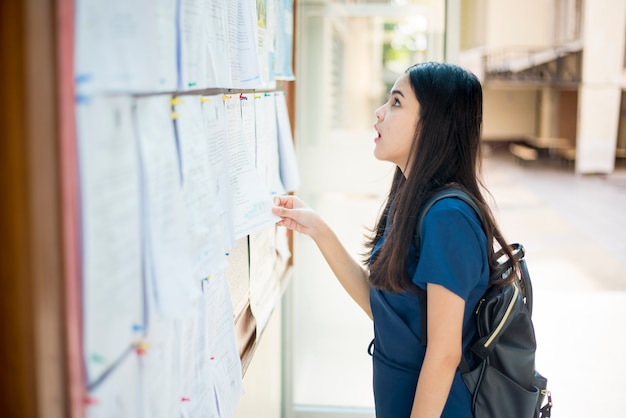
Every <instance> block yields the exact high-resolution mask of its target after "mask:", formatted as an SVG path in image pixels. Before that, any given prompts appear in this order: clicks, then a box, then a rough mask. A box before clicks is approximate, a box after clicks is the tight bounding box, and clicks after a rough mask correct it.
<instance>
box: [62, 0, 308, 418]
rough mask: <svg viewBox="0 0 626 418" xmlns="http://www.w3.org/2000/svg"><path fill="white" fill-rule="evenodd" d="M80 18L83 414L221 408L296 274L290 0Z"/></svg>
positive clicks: (133, 9)
mask: <svg viewBox="0 0 626 418" xmlns="http://www.w3.org/2000/svg"><path fill="white" fill-rule="evenodd" d="M74 16H75V17H74V30H73V42H74V60H73V63H74V67H73V73H74V81H75V85H74V89H75V96H76V97H75V107H74V115H75V133H76V135H75V136H76V161H77V163H76V164H77V170H76V172H77V180H78V181H77V185H78V191H77V195H78V202H79V203H78V213H79V221H78V230H79V236H80V239H79V249H78V254H79V260H80V269H79V270H80V273H79V288H80V290H79V291H78V292H77V293H78V295H79V297H80V309H79V310H77V312H79V320H78V322H79V327H80V330H81V331H80V350H79V351H80V355H81V369H82V375H83V376H84V380H83V381H82V382H81V384H82V385H83V388H84V392H85V399H84V405H83V407H84V415H85V416H87V417H111V416H115V417H150V418H155V417H164V418H165V417H179V416H185V417H228V416H230V415H231V414H232V411H233V410H234V408H235V406H236V404H237V402H238V400H239V397H240V396H241V381H242V376H243V374H244V373H245V370H246V367H247V365H248V364H249V362H250V361H251V359H252V356H253V353H254V348H255V346H256V344H257V343H258V339H259V338H260V337H261V335H262V332H263V329H264V327H265V324H266V323H267V321H268V319H269V317H270V316H271V315H272V312H273V309H274V307H275V305H276V303H277V302H278V300H279V298H280V297H281V295H282V293H283V290H284V288H285V286H286V284H287V282H288V280H289V275H290V268H291V261H290V260H291V252H290V245H289V241H288V236H287V232H286V231H285V230H284V229H282V228H277V227H276V226H275V223H276V220H277V219H276V218H275V217H274V216H273V215H272V214H271V206H272V196H274V195H277V194H284V193H289V192H292V191H294V190H296V188H297V187H298V184H299V176H298V171H297V166H296V163H295V153H294V149H293V137H292V129H291V128H292V123H291V120H290V117H289V110H288V101H287V97H286V94H287V92H288V90H289V85H290V83H291V82H292V81H293V79H294V75H293V71H292V67H291V63H292V50H293V48H292V45H293V4H292V1H291V0H243V1H240V0H210V1H201V0H161V1H153V0H134V1H127V0H107V1H106V2H102V1H100V2H93V1H90V0H77V1H76V2H75V14H74ZM79 415H80V414H79Z"/></svg>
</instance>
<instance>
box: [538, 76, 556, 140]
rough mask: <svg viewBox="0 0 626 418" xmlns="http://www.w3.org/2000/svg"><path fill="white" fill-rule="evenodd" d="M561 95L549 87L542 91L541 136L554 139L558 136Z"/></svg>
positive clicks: (543, 88)
mask: <svg viewBox="0 0 626 418" xmlns="http://www.w3.org/2000/svg"><path fill="white" fill-rule="evenodd" d="M558 114H559V95H558V91H556V90H555V89H554V88H552V87H549V86H544V87H542V89H541V106H540V114H539V136H542V137H547V138H554V137H556V136H557V135H558V122H559V120H558V117H557V115H558Z"/></svg>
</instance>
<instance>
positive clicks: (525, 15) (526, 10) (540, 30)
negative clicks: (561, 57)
mask: <svg viewBox="0 0 626 418" xmlns="http://www.w3.org/2000/svg"><path fill="white" fill-rule="evenodd" d="M488 3H489V5H488V7H487V13H488V15H487V34H486V46H487V47H488V48H497V47H501V46H531V47H542V46H546V45H551V44H552V27H553V26H554V25H553V22H552V6H551V3H550V2H548V1H545V0H526V1H519V0H497V1H495V0H492V1H489V2H488Z"/></svg>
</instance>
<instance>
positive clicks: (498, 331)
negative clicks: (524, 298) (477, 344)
mask: <svg viewBox="0 0 626 418" xmlns="http://www.w3.org/2000/svg"><path fill="white" fill-rule="evenodd" d="M517 295H519V287H517V285H515V292H514V293H513V297H512V298H511V301H510V302H509V306H507V308H506V312H504V316H503V317H502V320H501V321H500V323H499V324H498V326H497V327H496V329H495V331H494V332H493V333H492V334H491V337H489V339H488V340H487V341H485V344H484V347H485V348H487V347H489V345H490V344H491V343H492V342H493V340H494V339H495V338H496V337H497V336H498V334H499V333H500V331H501V330H502V327H503V326H504V323H505V322H506V320H507V319H508V317H509V315H510V314H511V311H512V310H513V305H514V304H515V301H516V300H517Z"/></svg>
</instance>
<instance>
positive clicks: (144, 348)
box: [135, 342, 148, 356]
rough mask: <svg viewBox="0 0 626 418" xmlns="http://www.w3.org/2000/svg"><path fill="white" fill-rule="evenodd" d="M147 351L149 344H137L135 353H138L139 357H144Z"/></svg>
mask: <svg viewBox="0 0 626 418" xmlns="http://www.w3.org/2000/svg"><path fill="white" fill-rule="evenodd" d="M146 351H148V344H146V343H144V342H140V343H139V344H137V348H135V353H137V355H138V356H143V355H144V354H146Z"/></svg>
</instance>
